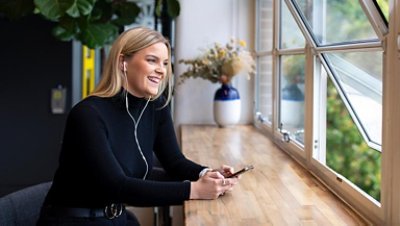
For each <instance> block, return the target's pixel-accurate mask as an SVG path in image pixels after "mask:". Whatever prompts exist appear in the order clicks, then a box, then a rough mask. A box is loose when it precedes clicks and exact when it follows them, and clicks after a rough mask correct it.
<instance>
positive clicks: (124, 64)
mask: <svg viewBox="0 0 400 226" xmlns="http://www.w3.org/2000/svg"><path fill="white" fill-rule="evenodd" d="M124 72H126V62H125V61H124Z"/></svg>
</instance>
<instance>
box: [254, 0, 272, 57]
mask: <svg viewBox="0 0 400 226" xmlns="http://www.w3.org/2000/svg"><path fill="white" fill-rule="evenodd" d="M272 7H273V5H272V0H262V1H259V8H258V14H259V18H258V20H259V22H258V26H259V27H258V29H257V31H258V37H257V38H258V39H257V44H258V45H257V51H272V48H273V47H272V41H273V33H272V32H273V13H272Z"/></svg>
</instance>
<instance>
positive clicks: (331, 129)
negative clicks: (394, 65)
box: [256, 0, 389, 218]
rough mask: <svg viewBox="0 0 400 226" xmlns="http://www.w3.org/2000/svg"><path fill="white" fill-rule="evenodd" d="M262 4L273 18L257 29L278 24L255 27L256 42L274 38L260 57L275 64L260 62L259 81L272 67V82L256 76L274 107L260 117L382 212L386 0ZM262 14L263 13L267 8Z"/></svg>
mask: <svg viewBox="0 0 400 226" xmlns="http://www.w3.org/2000/svg"><path fill="white" fill-rule="evenodd" d="M267 3H268V4H267ZM258 4H259V5H264V6H265V7H267V8H268V9H265V8H262V7H261V8H258V7H257V10H258V11H260V10H263V11H264V12H267V11H268V12H273V13H274V15H273V16H272V15H271V16H269V18H272V19H271V20H272V22H271V21H269V22H270V23H269V24H268V25H266V24H261V23H258V26H259V27H258V30H262V29H265V27H263V26H268V27H273V26H275V29H273V30H272V31H273V34H272V35H268V36H262V35H260V33H258V34H257V40H258V42H260V40H261V39H262V40H263V42H265V43H266V42H267V41H266V40H265V39H270V40H271V43H272V44H273V45H272V46H269V47H268V48H267V49H260V48H258V49H257V57H258V61H259V62H269V63H271V64H272V66H271V67H268V68H267V67H263V66H262V65H263V64H260V65H259V67H258V72H257V73H258V74H257V75H258V76H259V78H258V79H259V80H258V81H262V80H261V79H262V76H263V75H265V74H267V73H268V76H269V80H268V81H269V82H268V84H269V86H268V88H265V87H266V86H265V82H264V83H262V82H258V83H257V84H256V86H257V89H256V92H257V96H258V97H259V98H258V99H257V100H256V101H257V103H256V104H257V105H258V106H261V103H260V101H265V102H264V104H265V103H268V104H269V105H268V106H269V109H272V110H270V111H269V114H268V123H265V122H264V121H263V120H260V121H258V122H257V123H256V124H257V125H262V126H260V127H261V128H262V129H263V128H265V127H267V128H266V129H265V131H266V132H268V131H272V135H273V137H274V138H276V139H277V140H285V141H287V142H288V145H283V146H282V147H283V148H284V149H286V150H287V151H288V152H295V153H299V150H300V152H301V153H304V154H300V155H294V156H296V158H298V159H299V160H300V161H301V162H303V163H305V165H307V166H309V167H310V168H311V169H312V170H313V171H315V172H316V174H317V175H319V176H320V177H322V178H323V180H326V182H327V183H328V184H329V185H331V186H332V189H333V190H335V191H336V192H338V193H339V194H343V196H346V197H351V198H350V199H352V201H353V202H356V203H359V202H362V205H363V206H366V209H368V211H370V212H371V213H372V214H374V215H375V216H376V217H377V218H380V217H381V216H378V215H379V214H378V212H379V208H380V203H379V202H380V200H381V157H382V156H381V151H382V120H383V119H382V94H383V87H382V81H383V72H384V71H385V70H384V66H385V59H384V45H383V43H384V42H383V39H384V36H385V35H386V32H387V21H388V13H389V10H388V8H389V7H388V0H377V1H373V0H368V1H367V0H360V1H351V0H329V1H328V0H280V1H276V2H274V4H272V3H271V1H266V0H259V1H258ZM269 9H271V10H269ZM272 9H273V10H272ZM257 15H258V16H257V19H258V20H262V18H261V17H260V16H261V15H263V14H261V13H258V14H257ZM263 16H264V17H266V15H263ZM274 40H277V41H276V42H274ZM267 52H268V54H266V53H267ZM264 65H266V64H265V63H264ZM271 68H272V70H271ZM264 70H265V71H264ZM305 87H307V88H305ZM271 90H273V91H272V93H271ZM262 96H268V97H271V98H270V99H262V98H260V97H262ZM306 106H307V110H308V111H306ZM311 108H312V109H311ZM274 109H275V110H274ZM261 115H264V113H263V114H261ZM293 144H294V145H293ZM307 156H311V158H309V157H307ZM360 200H362V201H360Z"/></svg>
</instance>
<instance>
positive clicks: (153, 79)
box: [147, 76, 161, 84]
mask: <svg viewBox="0 0 400 226" xmlns="http://www.w3.org/2000/svg"><path fill="white" fill-rule="evenodd" d="M147 79H149V80H150V81H151V82H152V83H155V84H158V83H160V80H161V78H159V77H156V76H148V77H147Z"/></svg>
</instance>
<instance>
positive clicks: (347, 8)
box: [295, 0, 378, 45]
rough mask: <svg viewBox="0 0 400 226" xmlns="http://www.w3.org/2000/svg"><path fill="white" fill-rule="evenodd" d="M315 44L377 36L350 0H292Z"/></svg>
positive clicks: (357, 4) (360, 10)
mask: <svg viewBox="0 0 400 226" xmlns="http://www.w3.org/2000/svg"><path fill="white" fill-rule="evenodd" d="M295 2H296V3H297V5H298V7H299V9H300V11H301V13H302V15H303V16H304V18H305V20H306V23H307V24H308V26H309V27H310V29H311V31H312V34H313V37H314V39H315V41H316V43H317V44H318V45H331V44H333V43H343V42H345V43H346V42H360V41H367V40H378V37H377V35H376V33H375V31H374V30H373V28H372V26H371V24H370V23H369V21H368V18H367V16H366V15H365V13H364V11H363V10H362V8H361V5H360V3H359V1H354V0H329V1H327V0H295Z"/></svg>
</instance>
